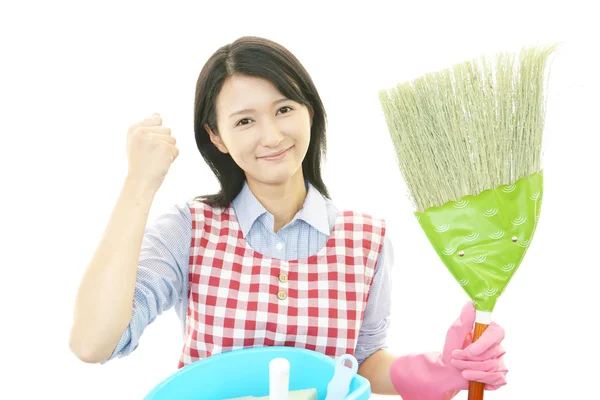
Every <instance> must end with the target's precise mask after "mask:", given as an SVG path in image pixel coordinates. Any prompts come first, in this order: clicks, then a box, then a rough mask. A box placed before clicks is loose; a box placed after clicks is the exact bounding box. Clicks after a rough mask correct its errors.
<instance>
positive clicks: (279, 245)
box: [275, 243, 283, 250]
mask: <svg viewBox="0 0 600 400" xmlns="http://www.w3.org/2000/svg"><path fill="white" fill-rule="evenodd" d="M275 247H276V248H277V250H281V249H283V245H282V244H281V243H277V246H275Z"/></svg>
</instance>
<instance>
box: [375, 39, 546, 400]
mask: <svg viewBox="0 0 600 400" xmlns="http://www.w3.org/2000/svg"><path fill="white" fill-rule="evenodd" d="M555 48H556V46H555V45H550V46H535V47H530V48H523V49H522V50H521V52H520V55H518V56H517V54H513V53H501V54H497V55H496V56H495V60H493V61H490V60H488V59H486V58H485V57H484V56H482V57H480V58H478V59H474V60H472V61H468V62H464V63H462V64H457V65H454V66H453V67H451V68H448V69H446V70H442V71H438V72H433V73H429V74H426V75H424V76H422V77H419V78H417V79H414V80H412V81H410V82H405V83H400V84H398V85H397V86H396V87H394V88H392V89H390V90H382V91H380V92H379V100H380V103H381V107H382V109H383V112H384V116H385V119H386V123H387V126H388V129H389V134H390V136H391V139H392V143H393V146H394V149H395V152H396V155H397V161H398V167H399V169H400V172H401V174H402V176H403V178H404V180H405V182H406V184H407V187H408V191H409V197H410V198H411V200H412V202H413V205H414V207H415V209H416V211H415V212H414V214H415V216H416V217H417V219H418V221H419V224H420V226H421V227H422V229H423V231H424V232H425V234H426V236H427V238H428V239H429V241H430V243H431V244H432V246H433V248H434V249H435V251H436V253H437V254H438V256H439V257H440V258H441V260H442V262H443V263H444V265H445V266H446V268H447V269H448V271H449V272H450V273H451V274H452V276H453V277H454V278H455V280H456V281H457V282H458V283H459V285H460V286H461V287H462V288H463V289H464V291H465V292H466V293H467V294H468V296H469V297H470V299H471V300H472V301H473V305H474V307H475V309H476V314H477V315H476V324H475V328H474V332H473V341H476V340H477V339H478V338H479V337H480V336H481V334H482V333H483V332H484V331H485V329H486V327H487V326H488V325H489V323H490V322H491V313H492V311H493V310H494V307H495V305H496V301H497V299H498V298H499V297H500V295H501V294H502V293H503V292H504V289H505V288H506V286H507V284H508V283H509V281H510V279H511V278H512V276H513V274H514V273H515V272H516V270H517V269H518V268H519V266H520V265H521V262H522V261H523V257H524V256H525V254H526V252H527V249H528V247H529V245H530V244H531V240H532V238H533V235H534V232H535V230H536V227H537V223H538V220H539V216H540V211H541V202H542V195H543V170H542V168H541V165H540V164H541V151H542V133H543V130H544V118H545V102H546V99H545V95H544V75H545V67H546V64H547V62H548V58H549V56H550V55H551V54H552V52H553V51H554V50H555ZM483 391H484V384H483V383H479V382H470V383H469V399H470V400H475V399H483Z"/></svg>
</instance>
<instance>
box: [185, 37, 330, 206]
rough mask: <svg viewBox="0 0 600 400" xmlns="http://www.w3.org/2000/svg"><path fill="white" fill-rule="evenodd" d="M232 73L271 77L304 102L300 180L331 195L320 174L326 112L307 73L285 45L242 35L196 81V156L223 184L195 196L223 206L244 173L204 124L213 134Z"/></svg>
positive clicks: (287, 94)
mask: <svg viewBox="0 0 600 400" xmlns="http://www.w3.org/2000/svg"><path fill="white" fill-rule="evenodd" d="M232 75H245V76H254V77H259V78H263V79H267V80H269V81H270V82H271V83H272V84H273V85H274V86H275V87H276V88H277V89H278V90H279V91H280V92H281V94H283V95H284V96H285V97H287V98H288V99H290V100H294V101H296V102H297V103H300V104H303V105H304V106H306V107H307V108H308V109H309V111H310V113H311V114H312V115H313V117H312V126H311V132H310V134H311V136H310V143H309V145H308V151H307V153H306V157H305V158H304V160H303V161H302V171H303V173H304V178H305V179H306V180H308V182H310V183H311V184H312V185H313V186H314V187H315V188H316V189H317V190H318V191H319V192H320V193H321V194H322V195H323V196H324V197H326V198H329V192H328V191H327V187H326V186H325V184H324V183H323V179H322V178H321V158H322V157H325V154H326V140H325V130H326V124H327V121H326V119H327V116H326V114H325V108H324V107H323V103H322V102H321V98H320V97H319V94H318V92H317V88H316V87H315V85H314V83H313V81H312V79H311V77H310V75H309V74H308V72H307V71H306V70H305V69H304V67H303V66H302V64H301V63H300V61H298V59H297V58H296V57H295V56H294V55H293V54H292V53H291V52H290V51H288V50H287V49H286V48H284V47H283V46H281V45H280V44H278V43H275V42H273V41H271V40H268V39H265V38H260V37H256V36H244V37H241V38H239V39H237V40H235V41H234V42H233V43H230V44H227V45H225V46H223V47H221V48H219V49H218V50H217V51H216V52H215V53H214V54H213V55H212V56H211V57H210V58H209V59H208V61H207V62H206V64H205V65H204V67H203V68H202V71H201V72H200V76H199V77H198V81H197V83H196V96H195V102H194V134H195V136H196V145H197V146H198V150H200V154H202V157H203V158H204V160H205V161H206V163H207V164H208V165H209V167H210V168H211V169H212V171H213V172H214V174H215V176H216V177H217V179H218V180H219V182H220V184H221V190H220V191H219V193H216V194H212V195H205V196H199V197H197V198H196V199H200V200H201V201H204V202H205V203H207V204H209V205H211V206H216V207H227V206H229V204H230V203H231V201H232V200H233V199H234V198H235V197H236V196H237V195H238V193H239V192H240V190H241V189H242V187H243V186H244V181H245V179H246V176H245V174H244V171H243V170H242V169H241V168H240V167H239V166H238V165H237V164H236V163H235V161H234V160H233V158H231V156H230V155H229V154H225V153H222V152H221V151H219V149H217V147H216V146H215V145H214V144H213V143H212V142H211V140H210V137H209V135H208V132H207V131H206V129H205V128H204V124H207V125H208V126H209V127H210V129H211V130H212V131H213V132H214V133H215V134H216V135H218V134H219V131H218V129H217V116H216V101H217V96H218V94H219V92H220V91H221V88H222V87H223V84H224V83H225V81H226V80H227V78H229V77H230V76H232Z"/></svg>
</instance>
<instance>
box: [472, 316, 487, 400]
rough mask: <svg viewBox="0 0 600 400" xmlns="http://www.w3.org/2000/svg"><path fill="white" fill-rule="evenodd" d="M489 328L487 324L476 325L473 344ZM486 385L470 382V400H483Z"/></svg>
mask: <svg viewBox="0 0 600 400" xmlns="http://www.w3.org/2000/svg"><path fill="white" fill-rule="evenodd" d="M487 327H488V325H487V324H482V323H479V322H476V323H475V330H474V332H473V342H475V341H476V340H477V339H479V337H481V335H482V334H483V332H484V331H485V329H486V328H487ZM484 386H485V385H484V384H483V383H481V382H473V381H471V382H469V400H483V388H484Z"/></svg>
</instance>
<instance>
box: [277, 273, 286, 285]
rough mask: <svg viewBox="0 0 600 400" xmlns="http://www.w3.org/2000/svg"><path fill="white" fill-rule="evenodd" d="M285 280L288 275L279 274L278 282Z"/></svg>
mask: <svg viewBox="0 0 600 400" xmlns="http://www.w3.org/2000/svg"><path fill="white" fill-rule="evenodd" d="M287 280H288V277H287V275H286V274H280V275H279V282H282V283H285V282H287Z"/></svg>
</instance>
